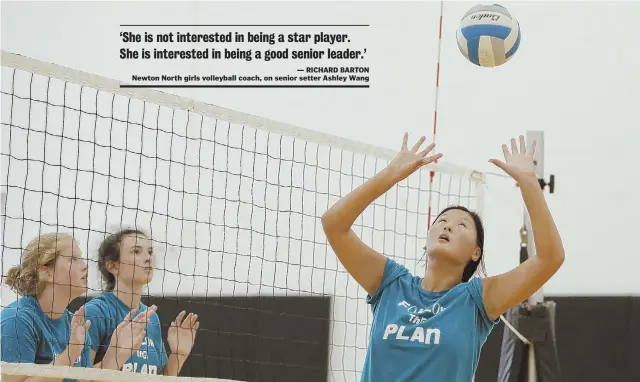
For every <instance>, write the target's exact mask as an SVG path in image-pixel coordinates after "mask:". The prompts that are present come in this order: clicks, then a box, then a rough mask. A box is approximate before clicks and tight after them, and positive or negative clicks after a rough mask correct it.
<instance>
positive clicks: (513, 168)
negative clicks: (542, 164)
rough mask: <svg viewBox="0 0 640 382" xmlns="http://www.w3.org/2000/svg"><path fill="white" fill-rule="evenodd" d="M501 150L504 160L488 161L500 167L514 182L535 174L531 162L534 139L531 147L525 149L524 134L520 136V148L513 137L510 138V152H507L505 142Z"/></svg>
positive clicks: (533, 151) (534, 144)
mask: <svg viewBox="0 0 640 382" xmlns="http://www.w3.org/2000/svg"><path fill="white" fill-rule="evenodd" d="M502 152H503V153H504V160H505V162H502V161H500V160H498V159H490V160H489V162H490V163H493V164H494V165H496V166H498V167H500V168H501V169H502V171H504V172H506V173H507V174H508V175H509V176H510V177H512V178H513V179H514V180H515V181H516V182H520V181H521V180H523V179H525V178H527V177H531V176H533V177H535V176H536V166H535V163H534V162H533V156H534V155H535V152H536V141H533V143H532V144H531V147H529V149H528V150H527V147H526V143H525V140H524V136H522V135H521V136H520V148H518V145H517V144H516V140H515V138H511V152H509V148H508V147H507V145H506V144H503V145H502Z"/></svg>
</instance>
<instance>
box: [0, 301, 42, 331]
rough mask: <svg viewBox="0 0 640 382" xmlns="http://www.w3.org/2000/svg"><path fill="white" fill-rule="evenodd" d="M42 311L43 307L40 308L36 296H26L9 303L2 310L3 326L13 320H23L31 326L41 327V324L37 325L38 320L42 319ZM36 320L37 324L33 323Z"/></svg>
mask: <svg viewBox="0 0 640 382" xmlns="http://www.w3.org/2000/svg"><path fill="white" fill-rule="evenodd" d="M41 312H42V309H40V306H39V304H38V300H36V299H35V297H31V296H24V297H20V298H18V299H17V300H16V301H13V302H12V303H10V304H7V306H5V307H4V308H3V309H2V311H1V312H0V317H1V319H0V320H1V322H2V325H3V326H4V325H6V324H8V323H12V322H13V323H16V322H21V323H24V324H29V325H28V326H29V327H33V326H35V327H39V326H40V325H37V322H40V321H41V315H42V314H41ZM34 322H35V323H36V325H33V323H34Z"/></svg>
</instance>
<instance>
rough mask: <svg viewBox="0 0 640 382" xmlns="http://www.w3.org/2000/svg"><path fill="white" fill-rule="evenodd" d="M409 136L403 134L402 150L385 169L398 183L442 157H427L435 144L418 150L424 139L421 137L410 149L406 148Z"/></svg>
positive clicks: (436, 155) (438, 155) (435, 155)
mask: <svg viewBox="0 0 640 382" xmlns="http://www.w3.org/2000/svg"><path fill="white" fill-rule="evenodd" d="M408 140H409V134H408V133H405V134H404V138H403V140H402V148H401V149H400V152H398V154H397V155H396V157H395V158H394V159H393V160H392V161H391V163H389V165H388V166H387V169H388V170H389V171H391V173H392V174H393V176H394V178H395V181H396V182H400V181H402V180H404V179H405V178H406V177H408V176H409V175H411V174H413V173H414V172H415V171H416V170H418V169H419V168H420V167H422V166H424V165H426V164H429V163H431V162H435V161H436V160H438V159H440V158H441V157H442V154H440V153H438V154H434V155H430V156H427V154H429V153H430V152H431V150H433V149H434V148H435V146H436V145H435V143H431V144H430V145H428V146H427V147H425V148H424V150H420V148H421V147H422V144H423V143H424V141H425V140H426V137H421V138H420V139H419V140H418V142H416V143H415V144H414V145H413V146H412V147H411V148H409V147H408V145H407V144H408Z"/></svg>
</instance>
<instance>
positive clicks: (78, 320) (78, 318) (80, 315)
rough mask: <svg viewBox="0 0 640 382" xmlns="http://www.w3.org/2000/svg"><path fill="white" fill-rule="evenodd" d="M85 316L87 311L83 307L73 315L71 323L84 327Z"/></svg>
mask: <svg viewBox="0 0 640 382" xmlns="http://www.w3.org/2000/svg"><path fill="white" fill-rule="evenodd" d="M84 316H85V309H84V305H83V306H81V307H80V309H78V310H76V312H75V313H74V314H73V318H72V319H71V323H72V324H76V325H82V322H83V321H84Z"/></svg>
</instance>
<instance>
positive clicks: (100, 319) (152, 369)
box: [85, 292, 168, 374]
mask: <svg viewBox="0 0 640 382" xmlns="http://www.w3.org/2000/svg"><path fill="white" fill-rule="evenodd" d="M85 309H86V315H87V319H88V320H91V327H90V328H89V332H88V336H89V338H90V339H91V347H92V349H93V350H94V351H95V352H96V358H95V359H94V361H93V362H94V363H98V362H100V361H101V360H102V357H104V355H105V353H106V352H107V350H108V349H109V343H110V342H111V336H112V335H113V333H114V331H115V330H116V327H117V326H118V325H120V323H121V322H122V320H124V318H125V317H126V316H127V314H129V312H130V309H129V307H128V306H126V305H125V304H124V302H122V301H121V300H120V299H119V298H118V297H117V296H116V295H114V294H113V293H111V292H104V293H102V294H101V295H99V296H97V297H95V298H93V299H92V300H91V301H89V302H87V303H86V304H85ZM145 310H147V306H146V305H145V304H143V303H140V307H139V308H138V311H137V312H136V313H135V315H134V316H133V317H135V316H137V315H138V314H139V313H140V312H144V311H145ZM167 360H168V357H167V352H166V350H165V346H164V341H163V340H162V329H161V326H160V318H159V317H158V314H157V313H154V314H153V316H151V320H150V322H149V323H148V324H147V332H146V334H145V337H144V339H143V340H142V345H141V346H140V349H139V350H138V351H136V352H135V353H134V354H133V355H132V356H131V358H129V359H128V360H127V362H126V363H125V364H124V365H123V366H122V371H128V372H132V373H140V374H159V372H160V371H162V369H163V368H164V366H165V365H166V364H167Z"/></svg>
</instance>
